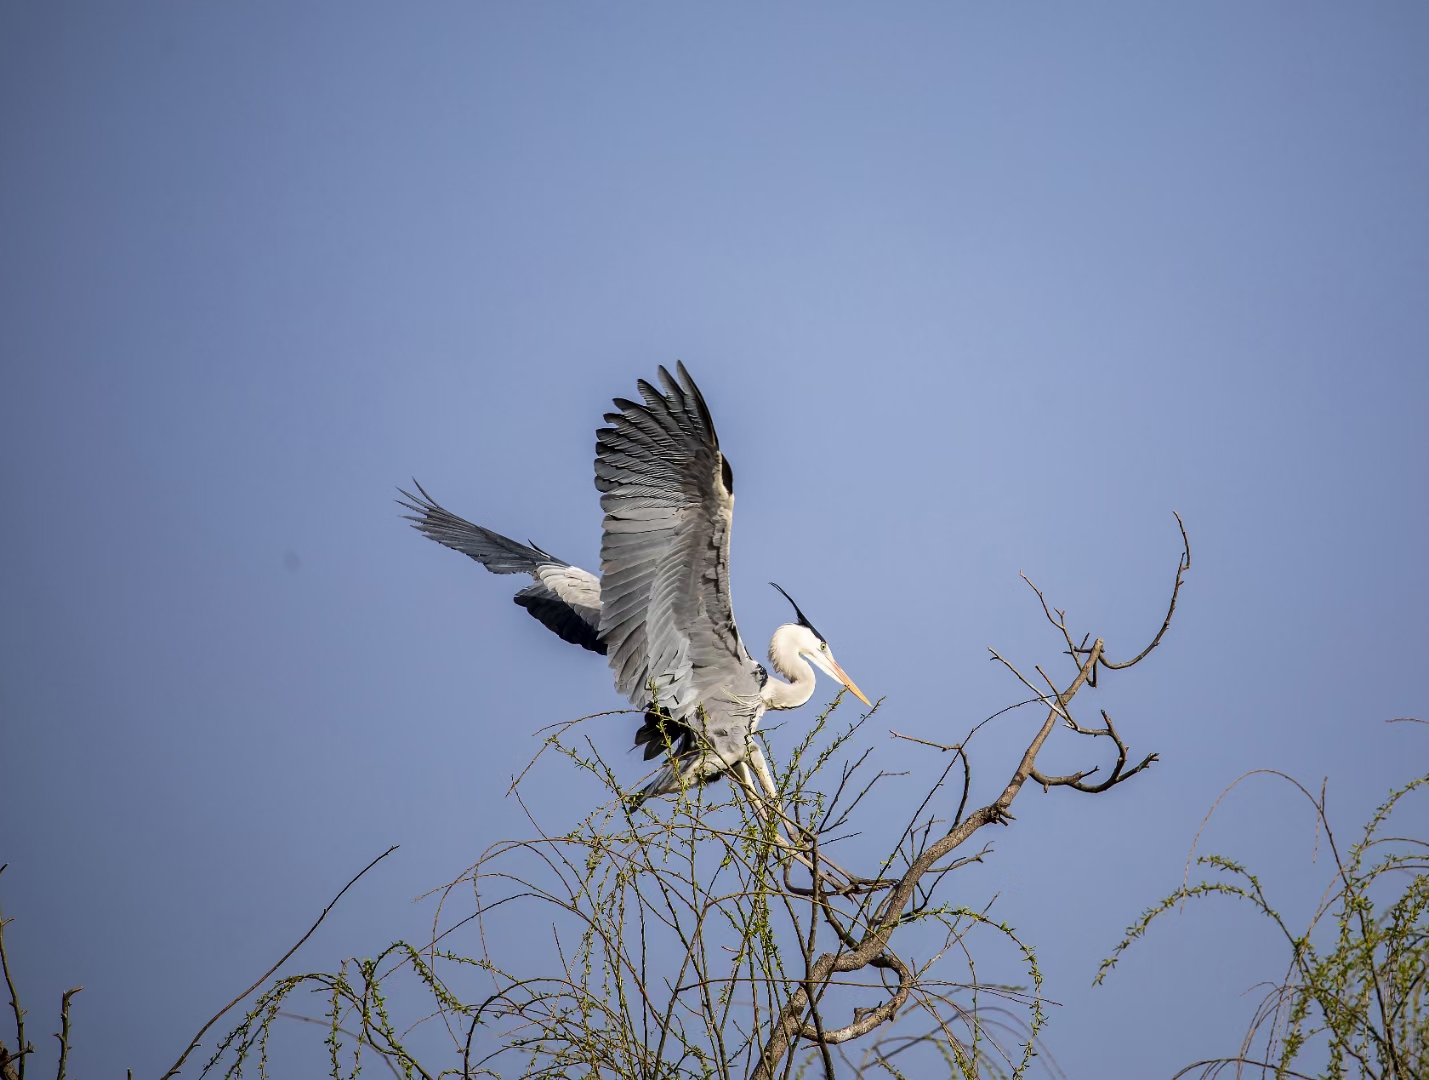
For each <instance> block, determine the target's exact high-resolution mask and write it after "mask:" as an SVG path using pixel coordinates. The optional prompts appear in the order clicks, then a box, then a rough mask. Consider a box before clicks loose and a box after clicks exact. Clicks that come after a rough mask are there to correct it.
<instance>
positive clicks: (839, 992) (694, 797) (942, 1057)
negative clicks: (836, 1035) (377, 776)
mask: <svg viewBox="0 0 1429 1080" xmlns="http://www.w3.org/2000/svg"><path fill="white" fill-rule="evenodd" d="M831 713H832V707H831V708H830V710H828V711H826V712H825V713H824V715H823V716H821V717H820V718H819V720H818V722H817V723H816V724H815V726H814V728H813V729H812V730H811V731H810V732H809V733H808V735H807V736H806V737H805V738H804V739H803V740H802V741H801V743H800V744H799V745H798V746H797V747H796V748H795V749H794V751H793V753H792V754H791V756H790V766H789V768H788V769H786V770H783V771H782V772H780V773H779V774H778V775H777V784H778V787H779V800H780V804H781V805H782V807H783V809H784V813H785V815H786V818H785V822H784V827H785V830H784V831H787V832H789V833H792V834H793V835H796V836H800V837H802V838H803V840H804V841H805V842H806V843H807V845H808V846H807V849H806V850H807V853H808V856H811V857H812V859H813V861H816V862H818V863H819V865H821V866H822V865H824V862H823V856H821V855H820V854H819V852H818V848H819V844H820V843H821V842H823V843H827V842H830V841H831V840H832V839H833V834H835V833H837V832H841V831H846V830H847V829H848V827H849V815H850V813H851V812H853V811H855V810H857V809H858V808H859V807H861V806H862V805H863V796H864V795H866V794H867V792H868V791H869V789H870V788H871V787H872V786H874V785H876V784H877V783H878V782H879V780H880V779H882V778H883V774H879V775H878V776H875V777H873V778H872V779H871V780H870V781H869V782H868V783H865V784H862V785H861V786H860V787H859V789H858V790H857V791H855V787H854V783H853V782H854V781H855V780H857V779H858V777H859V776H860V775H861V774H860V773H859V769H860V767H861V766H862V765H863V763H864V761H865V759H866V758H867V754H866V753H865V754H864V755H862V756H861V757H857V758H855V759H854V760H852V761H849V760H847V757H846V753H847V750H848V746H849V744H850V741H851V740H853V739H854V738H855V737H856V736H857V735H858V734H859V732H860V729H861V728H862V726H863V725H864V723H865V721H866V720H867V717H864V718H862V719H860V720H857V721H855V722H853V723H851V724H847V725H844V726H842V727H839V728H834V727H833V726H832V723H831ZM870 715H871V714H870ZM579 723H580V722H579V721H578V722H576V724H571V725H563V726H561V727H560V728H559V729H558V730H556V731H555V732H554V733H553V734H550V735H549V736H548V737H547V738H546V740H545V743H544V745H543V748H542V751H543V753H545V752H547V751H549V752H550V754H553V755H555V757H554V758H551V757H550V756H549V755H548V763H551V764H553V763H555V762H558V761H564V762H565V764H566V766H567V768H569V769H574V770H575V771H576V772H577V773H578V774H581V775H583V776H585V777H586V778H587V780H593V781H594V782H595V783H596V784H598V785H599V786H600V787H601V788H602V789H604V790H605V791H606V792H607V793H608V795H609V796H610V798H609V799H608V801H606V802H605V803H604V805H602V806H601V807H599V808H598V809H597V810H595V811H593V812H591V813H590V814H589V815H587V816H586V817H585V818H584V819H583V820H582V821H580V822H579V823H578V824H577V825H576V826H575V827H574V828H571V829H568V830H567V831H565V832H563V833H560V834H549V833H547V832H546V831H545V830H543V829H542V827H541V825H540V824H539V822H538V821H537V819H536V816H535V815H534V814H533V813H531V811H530V810H529V809H527V816H528V819H529V821H530V824H531V827H532V829H533V831H534V833H535V835H534V837H533V838H532V839H527V840H521V841H516V842H510V843H502V844H497V845H494V846H493V847H492V848H490V849H489V850H488V851H487V852H486V853H485V854H484V855H483V857H482V858H481V859H480V860H479V861H478V862H477V863H476V864H475V865H474V866H472V867H470V868H469V869H468V870H467V871H466V872H465V873H464V874H462V875H461V876H460V877H458V878H457V879H456V880H455V881H453V882H451V883H449V884H448V885H446V886H445V887H443V888H442V889H440V890H438V891H437V892H436V893H435V894H429V895H432V896H434V897H435V902H436V912H435V918H434V923H433V932H432V937H431V940H429V941H427V942H426V943H424V944H421V945H420V946H414V945H411V944H408V943H406V942H398V943H396V944H394V945H391V946H389V947H388V948H387V949H386V950H385V951H384V952H382V953H381V954H379V955H378V956H376V957H375V958H371V959H351V960H348V961H347V962H345V963H344V964H343V965H342V966H341V967H340V968H339V970H337V971H336V972H311V973H307V974H300V975H291V976H287V977H285V978H281V979H279V980H277V981H276V982H275V983H273V984H272V985H271V986H270V987H269V988H268V989H266V990H265V991H264V992H263V993H262V994H261V995H260V996H259V998H258V999H257V1000H256V1001H255V1002H254V1004H253V1006H252V1007H251V1008H250V1010H249V1011H248V1013H247V1015H246V1016H245V1017H244V1019H243V1021H242V1023H241V1024H240V1025H239V1026H238V1027H237V1028H236V1029H234V1030H233V1031H232V1032H231V1033H230V1034H229V1035H228V1037H227V1038H226V1039H225V1040H224V1041H223V1042H222V1043H221V1044H220V1045H219V1047H218V1049H217V1052H216V1053H215V1054H214V1055H213V1058H212V1059H211V1060H210V1061H209V1063H208V1065H207V1067H206V1069H205V1074H210V1073H211V1074H213V1075H220V1074H221V1075H222V1076H223V1077H225V1080H238V1078H239V1077H241V1076H243V1075H245V1072H256V1075H257V1076H259V1077H267V1076H268V1075H269V1064H270V1062H269V1043H270V1040H271V1037H272V1034H273V1028H274V1025H275V1023H276V1022H277V1021H278V1020H279V1019H280V1018H282V1017H285V1016H293V1015H295V1014H293V1013H290V1012H289V1011H288V1010H289V1009H291V1008H293V1007H294V1006H293V1002H294V1001H295V1000H297V998H296V995H298V993H299V992H300V991H303V992H314V991H315V992H317V993H318V994H319V995H321V996H322V998H323V1000H325V1001H326V1003H327V1007H326V1015H325V1017H321V1018H317V1017H313V1018H307V1019H312V1020H317V1019H320V1020H321V1021H322V1023H323V1025H324V1027H325V1028H326V1033H327V1034H326V1045H327V1048H328V1061H329V1075H330V1076H332V1077H333V1078H334V1080H355V1078H356V1077H357V1076H358V1074H359V1073H360V1072H361V1070H362V1069H363V1067H364V1066H365V1065H367V1064H368V1063H369V1062H370V1061H371V1060H372V1059H373V1058H377V1059H383V1060H385V1061H386V1062H388V1063H389V1064H390V1065H391V1067H392V1068H393V1071H394V1072H395V1073H396V1074H397V1075H400V1076H402V1077H405V1078H408V1080H412V1078H415V1077H422V1078H424V1080H425V1078H432V1080H435V1078H439V1077H443V1076H462V1077H476V1076H492V1077H495V1076H508V1077H510V1076H519V1077H522V1078H531V1080H535V1078H555V1077H581V1078H587V1077H639V1078H649V1080H685V1078H690V1080H694V1078H700V1080H704V1078H715V1077H721V1078H723V1077H734V1076H746V1075H750V1074H751V1073H753V1072H754V1071H755V1070H756V1068H757V1066H758V1064H759V1059H760V1055H761V1054H762V1053H763V1052H764V1050H765V1047H766V1044H767V1043H768V1042H769V1039H770V1036H771V1034H772V1031H773V1026H774V1024H775V1023H776V1022H777V1021H778V1018H779V1017H780V1015H781V1012H782V1011H783V1010H784V1009H785V1007H786V1005H787V1003H788V1001H789V1000H790V996H791V994H792V993H794V992H795V991H796V990H798V989H799V988H801V987H804V988H807V989H809V990H810V993H811V997H812V1000H813V1002H814V1007H813V1009H811V1010H810V1011H809V1012H808V1014H807V1016H808V1017H810V1018H811V1019H808V1020H807V1021H806V1022H807V1023H817V1024H818V1025H819V1026H820V1027H821V1028H830V1029H831V1028H832V1027H834V1026H836V1025H834V1024H833V1023H831V1022H830V1021H828V1020H824V1019H823V1017H824V1016H828V1015H831V1014H838V1013H842V1012H843V1011H845V1010H851V1011H852V1013H853V1016H854V1017H855V1018H856V1017H858V1016H860V1015H862V1014H863V1013H864V1012H865V1011H866V1008H867V1006H869V1005H876V1003H878V1002H882V1001H886V1000H888V999H889V998H890V995H895V994H898V993H899V990H900V988H901V987H902V986H903V985H904V984H905V983H906V984H907V986H908V988H909V993H907V994H906V995H905V997H906V1004H905V1005H904V1006H903V1007H902V1008H900V1009H898V1010H896V1015H895V1016H894V1017H893V1018H892V1020H891V1022H890V1023H889V1024H887V1025H884V1026H881V1027H880V1028H879V1029H878V1031H877V1033H876V1034H873V1035H871V1036H869V1037H867V1038H865V1039H864V1040H863V1043H864V1044H866V1045H863V1046H862V1048H861V1049H860V1051H859V1052H858V1053H856V1054H853V1055H850V1054H848V1053H847V1052H846V1051H845V1049H844V1046H842V1045H839V1046H837V1047H835V1048H834V1049H835V1051H836V1052H837V1053H838V1056H839V1058H840V1060H841V1061H842V1062H844V1064H845V1068H846V1070H847V1073H848V1074H849V1075H863V1074H865V1073H868V1074H870V1075H871V1074H872V1073H873V1072H879V1073H881V1074H884V1075H888V1076H893V1077H899V1076H903V1075H904V1073H903V1072H900V1063H902V1062H908V1063H909V1064H908V1065H907V1066H904V1067H906V1068H910V1069H912V1072H911V1075H916V1076H918V1077H927V1076H929V1075H936V1073H930V1071H929V1066H930V1065H933V1064H936V1066H937V1068H938V1069H940V1070H942V1071H944V1072H945V1074H946V1075H948V1076H950V1077H956V1078H961V1080H967V1078H972V1077H993V1076H1009V1077H1017V1076H1021V1075H1022V1074H1024V1073H1025V1072H1026V1070H1027V1068H1028V1067H1029V1065H1030V1064H1031V1062H1032V1061H1033V1059H1034V1056H1035V1050H1034V1047H1035V1036H1036V1034H1037V1032H1038V1031H1039V1030H1040V1028H1041V1027H1042V1025H1043V1024H1044V1022H1045V1019H1046V1017H1045V1011H1044V1003H1043V999H1042V997H1041V982H1042V976H1041V972H1040V971H1039V969H1038V967H1037V960H1036V955H1035V953H1034V952H1033V950H1032V949H1031V948H1030V947H1028V946H1027V945H1026V944H1024V943H1023V942H1022V941H1020V940H1019V939H1018V937H1017V935H1016V934H1015V932H1014V931H1013V930H1012V928H1011V927H1009V926H1007V925H1006V924H1004V923H1002V922H999V921H998V920H996V919H993V918H991V917H990V916H989V915H988V913H987V911H986V910H975V909H970V908H967V907H962V906H956V905H947V904H937V903H933V902H931V901H930V899H929V898H928V897H926V896H924V897H923V898H922V900H921V902H917V903H914V904H911V905H909V907H908V908H907V909H906V910H905V911H903V912H902V914H901V916H900V917H899V918H898V920H897V925H898V926H899V928H900V932H901V928H902V927H904V926H913V925H921V926H924V927H926V928H928V931H929V933H927V934H926V935H925V940H926V942H927V947H928V950H929V954H930V955H928V956H927V957H926V958H924V959H923V960H921V961H919V962H918V963H915V964H910V965H909V968H910V970H909V974H908V977H907V978H906V979H902V978H900V979H899V980H897V981H893V980H892V979H891V978H890V969H889V968H888V967H886V966H885V967H880V966H878V965H877V964H875V965H873V966H872V967H870V968H868V969H866V970H864V971H860V972H854V973H846V974H841V975H835V976H833V977H830V978H825V979H823V980H818V981H813V980H811V975H810V972H811V965H812V963H813V960H814V957H815V956H816V954H818V953H821V952H824V951H825V950H827V949H829V948H834V949H836V948H837V947H838V944H839V943H838V942H837V941H830V940H828V938H829V937H830V936H831V935H830V932H829V928H830V927H831V926H835V925H838V926H841V927H843V930H842V931H841V934H842V935H843V936H846V937H847V938H848V939H849V940H853V938H854V937H855V936H856V935H858V934H861V933H863V932H864V930H865V929H866V928H867V926H868V925H869V923H870V920H871V919H873V918H874V917H875V912H876V909H877V906H878V903H877V901H878V897H879V895H880V891H879V889H876V888H869V889H865V890H862V891H860V890H858V889H850V890H848V891H847V892H845V893H842V894H840V893H838V892H837V891H836V890H835V889H834V888H833V886H832V885H830V884H828V883H824V882H823V878H822V875H821V879H820V880H821V886H820V888H818V889H813V888H810V885H811V884H812V875H811V874H809V873H808V871H807V867H806V866H800V865H799V860H798V859H797V858H795V857H793V856H792V854H791V852H792V850H793V849H792V848H791V845H790V843H789V841H788V840H787V839H785V838H784V836H783V833H782V832H781V830H780V829H779V828H777V827H776V826H777V824H778V823H777V822H776V821H775V820H774V819H773V818H767V817H761V816H760V815H759V814H756V813H754V812H752V810H751V806H752V805H753V801H752V800H750V799H749V798H747V793H746V792H745V791H744V790H742V789H741V788H740V787H739V786H738V785H737V784H734V783H724V782H721V783H718V784H713V785H709V786H694V787H691V788H689V789H688V790H686V791H684V792H682V793H680V795H679V796H677V797H675V798H674V799H672V800H653V801H651V802H648V803H645V804H643V805H640V806H638V807H636V806H633V805H632V803H631V801H630V800H629V799H628V798H627V797H626V796H625V794H624V792H623V791H622V790H621V788H620V786H619V784H618V783H617V781H616V778H615V774H614V772H613V770H612V769H611V768H610V766H609V765H608V764H607V763H606V762H605V761H604V760H603V759H602V757H601V755H600V753H599V752H598V751H597V749H596V748H595V746H594V744H593V743H592V742H591V741H590V740H589V739H586V738H583V737H580V736H579V731H580V729H579V726H578V725H579ZM540 756H541V755H539V754H538V757H540ZM529 773H530V770H529V768H528V771H527V773H523V775H522V779H521V780H518V781H517V783H516V784H515V785H513V793H514V795H515V797H516V798H517V799H518V800H519V799H520V798H521V788H520V785H521V783H522V782H523V781H524V778H525V777H526V776H527V775H528V774H529ZM824 778H830V779H831V780H832V781H836V782H833V783H828V784H825V783H821V780H822V779H824ZM563 782H566V783H569V782H570V780H569V779H566V780H564V781H563ZM521 805H522V806H523V807H526V804H525V803H524V802H522V804H521ZM913 824H916V822H910V828H909V829H906V830H905V831H904V833H903V836H902V837H900V839H899V843H898V846H897V847H896V848H895V850H893V851H892V852H890V853H889V855H888V856H887V858H886V859H885V860H883V865H884V869H885V870H887V869H888V868H889V867H895V866H907V865H908V864H909V862H910V861H911V859H913V858H916V855H917V853H918V846H917V842H916V836H915V834H916V832H917V830H916V829H914V828H912V825H913ZM910 838H911V839H910ZM799 877H802V878H803V879H804V883H803V884H802V885H801V884H800V883H799V882H798V881H797V880H796V878H799ZM821 924H822V932H823V934H824V937H825V940H824V941H823V942H822V943H821V942H820V940H819V935H820V932H821ZM533 926H542V927H548V928H549V936H548V937H545V938H543V939H539V940H533V939H531V938H530V937H529V936H524V935H529V933H530V928H531V927H533ZM934 931H935V933H934ZM978 933H991V934H993V935H994V936H996V937H998V938H1001V939H1002V940H1004V941H1006V942H1008V943H1009V944H1010V945H1011V947H1012V949H1013V956H1014V957H1015V958H1016V959H1017V960H1018V962H1020V964H1021V965H1022V967H1023V969H1024V970H1025V971H1026V972H1027V977H1028V979H1029V983H1030V987H1031V988H1030V990H1027V991H1024V990H1022V989H1020V988H1018V987H1015V986H1007V985H1001V984H995V983H993V984H989V983H984V982H982V981H980V979H979V977H978V974H977V968H976V965H975V963H974V960H973V950H972V947H971V945H970V943H969V937H970V935H976V934H978ZM458 940H460V941H461V942H462V943H463V945H462V947H457V946H456V945H454V944H453V943H454V942H456V941H458ZM900 963H901V961H900ZM955 967H956V968H960V971H958V972H956V973H954V976H953V977H949V976H947V975H944V974H940V973H941V972H943V969H945V968H955ZM538 972H544V973H542V974H537V973H538ZM399 983H401V984H402V989H401V991H400V993H399V992H398V991H397V990H396V989H389V987H391V988H395V987H396V986H397V985H398V984H399ZM389 996H391V997H392V998H393V1000H397V999H398V998H399V997H400V998H401V999H402V1000H403V1001H404V1002H405V1003H406V1004H407V1006H408V1008H407V1010H406V1012H407V1013H411V1014H412V1015H413V1017H414V1018H415V1019H409V1020H407V1021H405V1022H404V1023H398V1022H396V1021H394V1019H393V1016H392V1012H391V1010H389V1008H388V1005H387V998H388V997H389ZM870 996H871V997H872V1001H869V1000H868V999H869V997H870ZM418 997H421V998H424V999H425V1001H426V1005H425V1006H423V1007H420V1008H417V1009H415V1010H414V1009H412V1008H411V1005H412V1002H413V1001H414V1000H416V999H417V998H418ZM1019 1014H1020V1017H1021V1018H1020V1019H1019ZM920 1017H921V1018H922V1019H921V1022H920V1019H919V1018H920ZM297 1018H300V1019H302V1018H303V1017H301V1016H298V1017H297ZM839 1023H847V1020H841V1021H839ZM433 1034H436V1035H439V1037H432V1036H433ZM850 1041H852V1040H850ZM419 1046H420V1049H419ZM824 1053H825V1050H824V1049H823V1048H817V1047H816V1048H815V1049H812V1050H809V1049H803V1050H799V1051H798V1052H797V1053H793V1054H790V1055H788V1056H787V1057H786V1058H785V1059H784V1060H783V1061H782V1062H781V1063H780V1064H779V1070H778V1073H777V1074H776V1075H785V1076H788V1075H792V1076H802V1075H806V1074H808V1073H809V1072H810V1070H812V1074H813V1075H818V1076H823V1075H825V1070H826V1064H825V1062H824V1057H823V1056H824Z"/></svg>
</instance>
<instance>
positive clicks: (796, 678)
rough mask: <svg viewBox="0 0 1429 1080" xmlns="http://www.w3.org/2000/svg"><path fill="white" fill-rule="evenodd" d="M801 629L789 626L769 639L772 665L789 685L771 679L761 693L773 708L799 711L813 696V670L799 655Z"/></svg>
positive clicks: (779, 630) (780, 629) (767, 704)
mask: <svg viewBox="0 0 1429 1080" xmlns="http://www.w3.org/2000/svg"><path fill="white" fill-rule="evenodd" d="M801 629H802V627H799V626H795V625H793V624H786V625H784V626H781V627H779V629H778V630H775V631H774V636H773V637H772V638H770V639H769V662H770V663H772V664H773V665H774V670H775V671H777V672H778V673H779V674H780V675H783V676H784V678H786V679H788V680H789V681H788V682H780V681H779V680H778V679H770V680H769V681H768V682H766V683H765V684H764V688H763V689H762V690H760V691H759V696H760V697H761V698H763V699H764V704H765V705H766V706H767V707H768V708H771V709H797V708H798V707H799V706H800V705H802V704H804V703H805V702H806V701H808V700H809V699H810V698H811V697H813V696H814V683H815V681H816V677H815V675H814V669H813V667H812V666H811V665H810V664H809V662H808V661H807V660H805V659H804V658H803V657H802V656H800V655H799V648H798V644H797V641H796V639H797V637H798V636H799V635H798V634H797V633H796V631H799V630H801Z"/></svg>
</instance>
